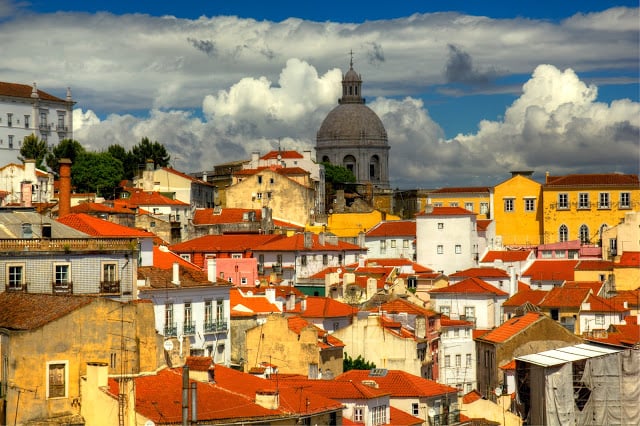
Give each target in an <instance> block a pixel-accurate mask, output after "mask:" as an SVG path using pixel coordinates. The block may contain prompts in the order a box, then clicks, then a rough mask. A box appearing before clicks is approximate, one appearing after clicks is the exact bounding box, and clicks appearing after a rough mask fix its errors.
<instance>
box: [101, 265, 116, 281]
mask: <svg viewBox="0 0 640 426" xmlns="http://www.w3.org/2000/svg"><path fill="white" fill-rule="evenodd" d="M102 281H108V282H114V281H118V264H116V263H103V264H102Z"/></svg>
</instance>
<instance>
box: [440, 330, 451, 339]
mask: <svg viewBox="0 0 640 426" xmlns="http://www.w3.org/2000/svg"><path fill="white" fill-rule="evenodd" d="M440 338H441V339H448V338H449V330H447V329H444V330H442V331H441V332H440Z"/></svg>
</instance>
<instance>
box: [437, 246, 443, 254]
mask: <svg viewBox="0 0 640 426" xmlns="http://www.w3.org/2000/svg"><path fill="white" fill-rule="evenodd" d="M437 253H438V254H443V253H444V246H443V245H442V244H438V247H437Z"/></svg>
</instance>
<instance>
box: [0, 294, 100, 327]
mask: <svg viewBox="0 0 640 426" xmlns="http://www.w3.org/2000/svg"><path fill="white" fill-rule="evenodd" d="M94 300H95V298H94V297H89V296H67V295H64V296H63V295H51V294H32V293H17V292H16V293H14V292H4V291H3V292H0V328H6V329H9V330H33V329H36V328H40V327H42V326H44V325H46V324H48V323H50V322H52V321H55V320H57V319H59V318H62V317H63V316H66V315H68V314H70V313H71V312H73V311H75V310H76V309H79V308H81V307H83V306H86V305H88V304H90V303H91V302H93V301H94ZM36 312H37V315H36V314H34V313H36Z"/></svg>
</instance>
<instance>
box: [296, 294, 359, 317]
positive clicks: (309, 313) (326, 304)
mask: <svg viewBox="0 0 640 426" xmlns="http://www.w3.org/2000/svg"><path fill="white" fill-rule="evenodd" d="M306 304H307V308H306V309H305V310H304V312H301V313H300V315H301V316H302V317H304V318H338V317H352V316H354V315H357V313H358V308H356V307H353V306H351V305H348V304H346V303H342V302H339V301H337V300H334V299H332V298H330V297H321V296H308V297H307V298H306Z"/></svg>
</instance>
